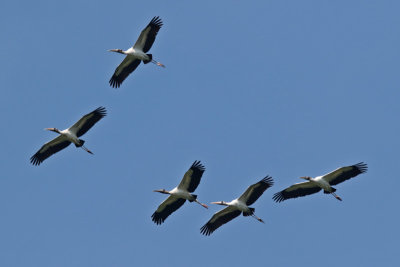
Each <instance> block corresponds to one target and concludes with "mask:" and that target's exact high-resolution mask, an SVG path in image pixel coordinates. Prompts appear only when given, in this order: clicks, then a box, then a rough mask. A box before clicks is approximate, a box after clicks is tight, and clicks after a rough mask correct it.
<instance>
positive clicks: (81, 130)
mask: <svg viewBox="0 0 400 267" xmlns="http://www.w3.org/2000/svg"><path fill="white" fill-rule="evenodd" d="M104 116H106V109H105V108H104V107H99V108H97V109H95V110H94V111H92V112H90V113H89V114H86V115H85V116H83V117H82V118H81V119H80V120H79V121H77V122H76V123H75V124H74V125H72V126H71V127H69V128H68V129H65V130H62V131H60V130H58V129H57V128H46V129H45V130H48V131H52V132H56V133H58V134H59V136H58V137H56V138H54V139H53V140H51V141H50V142H47V143H46V144H44V145H43V146H42V147H41V148H40V149H39V151H38V152H36V154H35V155H33V156H32V157H31V163H32V164H33V165H40V163H42V162H43V161H44V160H45V159H47V158H48V157H50V156H51V155H53V154H55V153H57V152H58V151H60V150H62V149H64V148H66V147H67V146H69V145H70V144H71V143H74V144H75V146H76V147H81V148H82V149H84V150H85V151H87V152H88V153H90V154H93V152H92V151H90V150H89V149H87V148H86V147H85V146H84V145H83V144H84V143H85V141H84V140H82V139H79V137H81V136H82V135H84V134H85V133H86V132H87V131H88V130H89V129H90V128H92V127H93V125H95V124H96V123H97V122H98V121H99V120H100V119H101V118H103V117H104Z"/></svg>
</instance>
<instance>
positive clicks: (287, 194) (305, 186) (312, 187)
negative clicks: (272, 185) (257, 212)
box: [272, 162, 368, 202]
mask: <svg viewBox="0 0 400 267" xmlns="http://www.w3.org/2000/svg"><path fill="white" fill-rule="evenodd" d="M367 169H368V167H367V164H365V163H364V162H360V163H357V164H354V165H351V166H345V167H341V168H338V169H336V170H334V171H332V172H330V173H327V174H325V175H321V176H317V177H315V178H312V177H309V176H303V177H300V178H301V179H304V180H306V181H307V182H302V183H297V184H294V185H292V186H289V187H288V188H286V189H285V190H282V191H281V192H278V193H276V194H274V196H273V198H272V199H273V200H275V201H276V202H282V201H284V200H286V199H289V198H296V197H303V196H307V195H311V194H314V193H317V192H319V191H320V190H321V189H323V190H324V193H325V194H331V195H332V196H334V197H335V198H336V199H337V200H340V201H342V199H341V198H340V197H339V196H338V195H336V193H335V192H336V189H335V188H333V187H332V186H333V185H337V184H340V183H342V182H344V181H346V180H349V179H351V178H353V177H356V176H357V175H359V174H361V173H364V172H366V171H367Z"/></svg>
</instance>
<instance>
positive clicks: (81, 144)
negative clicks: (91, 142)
mask: <svg viewBox="0 0 400 267" xmlns="http://www.w3.org/2000/svg"><path fill="white" fill-rule="evenodd" d="M84 143H85V140H82V139H79V144H78V145H77V144H75V146H76V147H81V146H83V144H84Z"/></svg>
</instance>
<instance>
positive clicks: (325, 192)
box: [324, 187, 336, 194]
mask: <svg viewBox="0 0 400 267" xmlns="http://www.w3.org/2000/svg"><path fill="white" fill-rule="evenodd" d="M331 188H332V191H331V192H328V191H326V190H324V194H331V193H335V192H336V188H333V187H331Z"/></svg>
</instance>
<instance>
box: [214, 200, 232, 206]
mask: <svg viewBox="0 0 400 267" xmlns="http://www.w3.org/2000/svg"><path fill="white" fill-rule="evenodd" d="M211 204H217V205H222V206H228V204H226V202H225V201H217V202H211Z"/></svg>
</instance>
